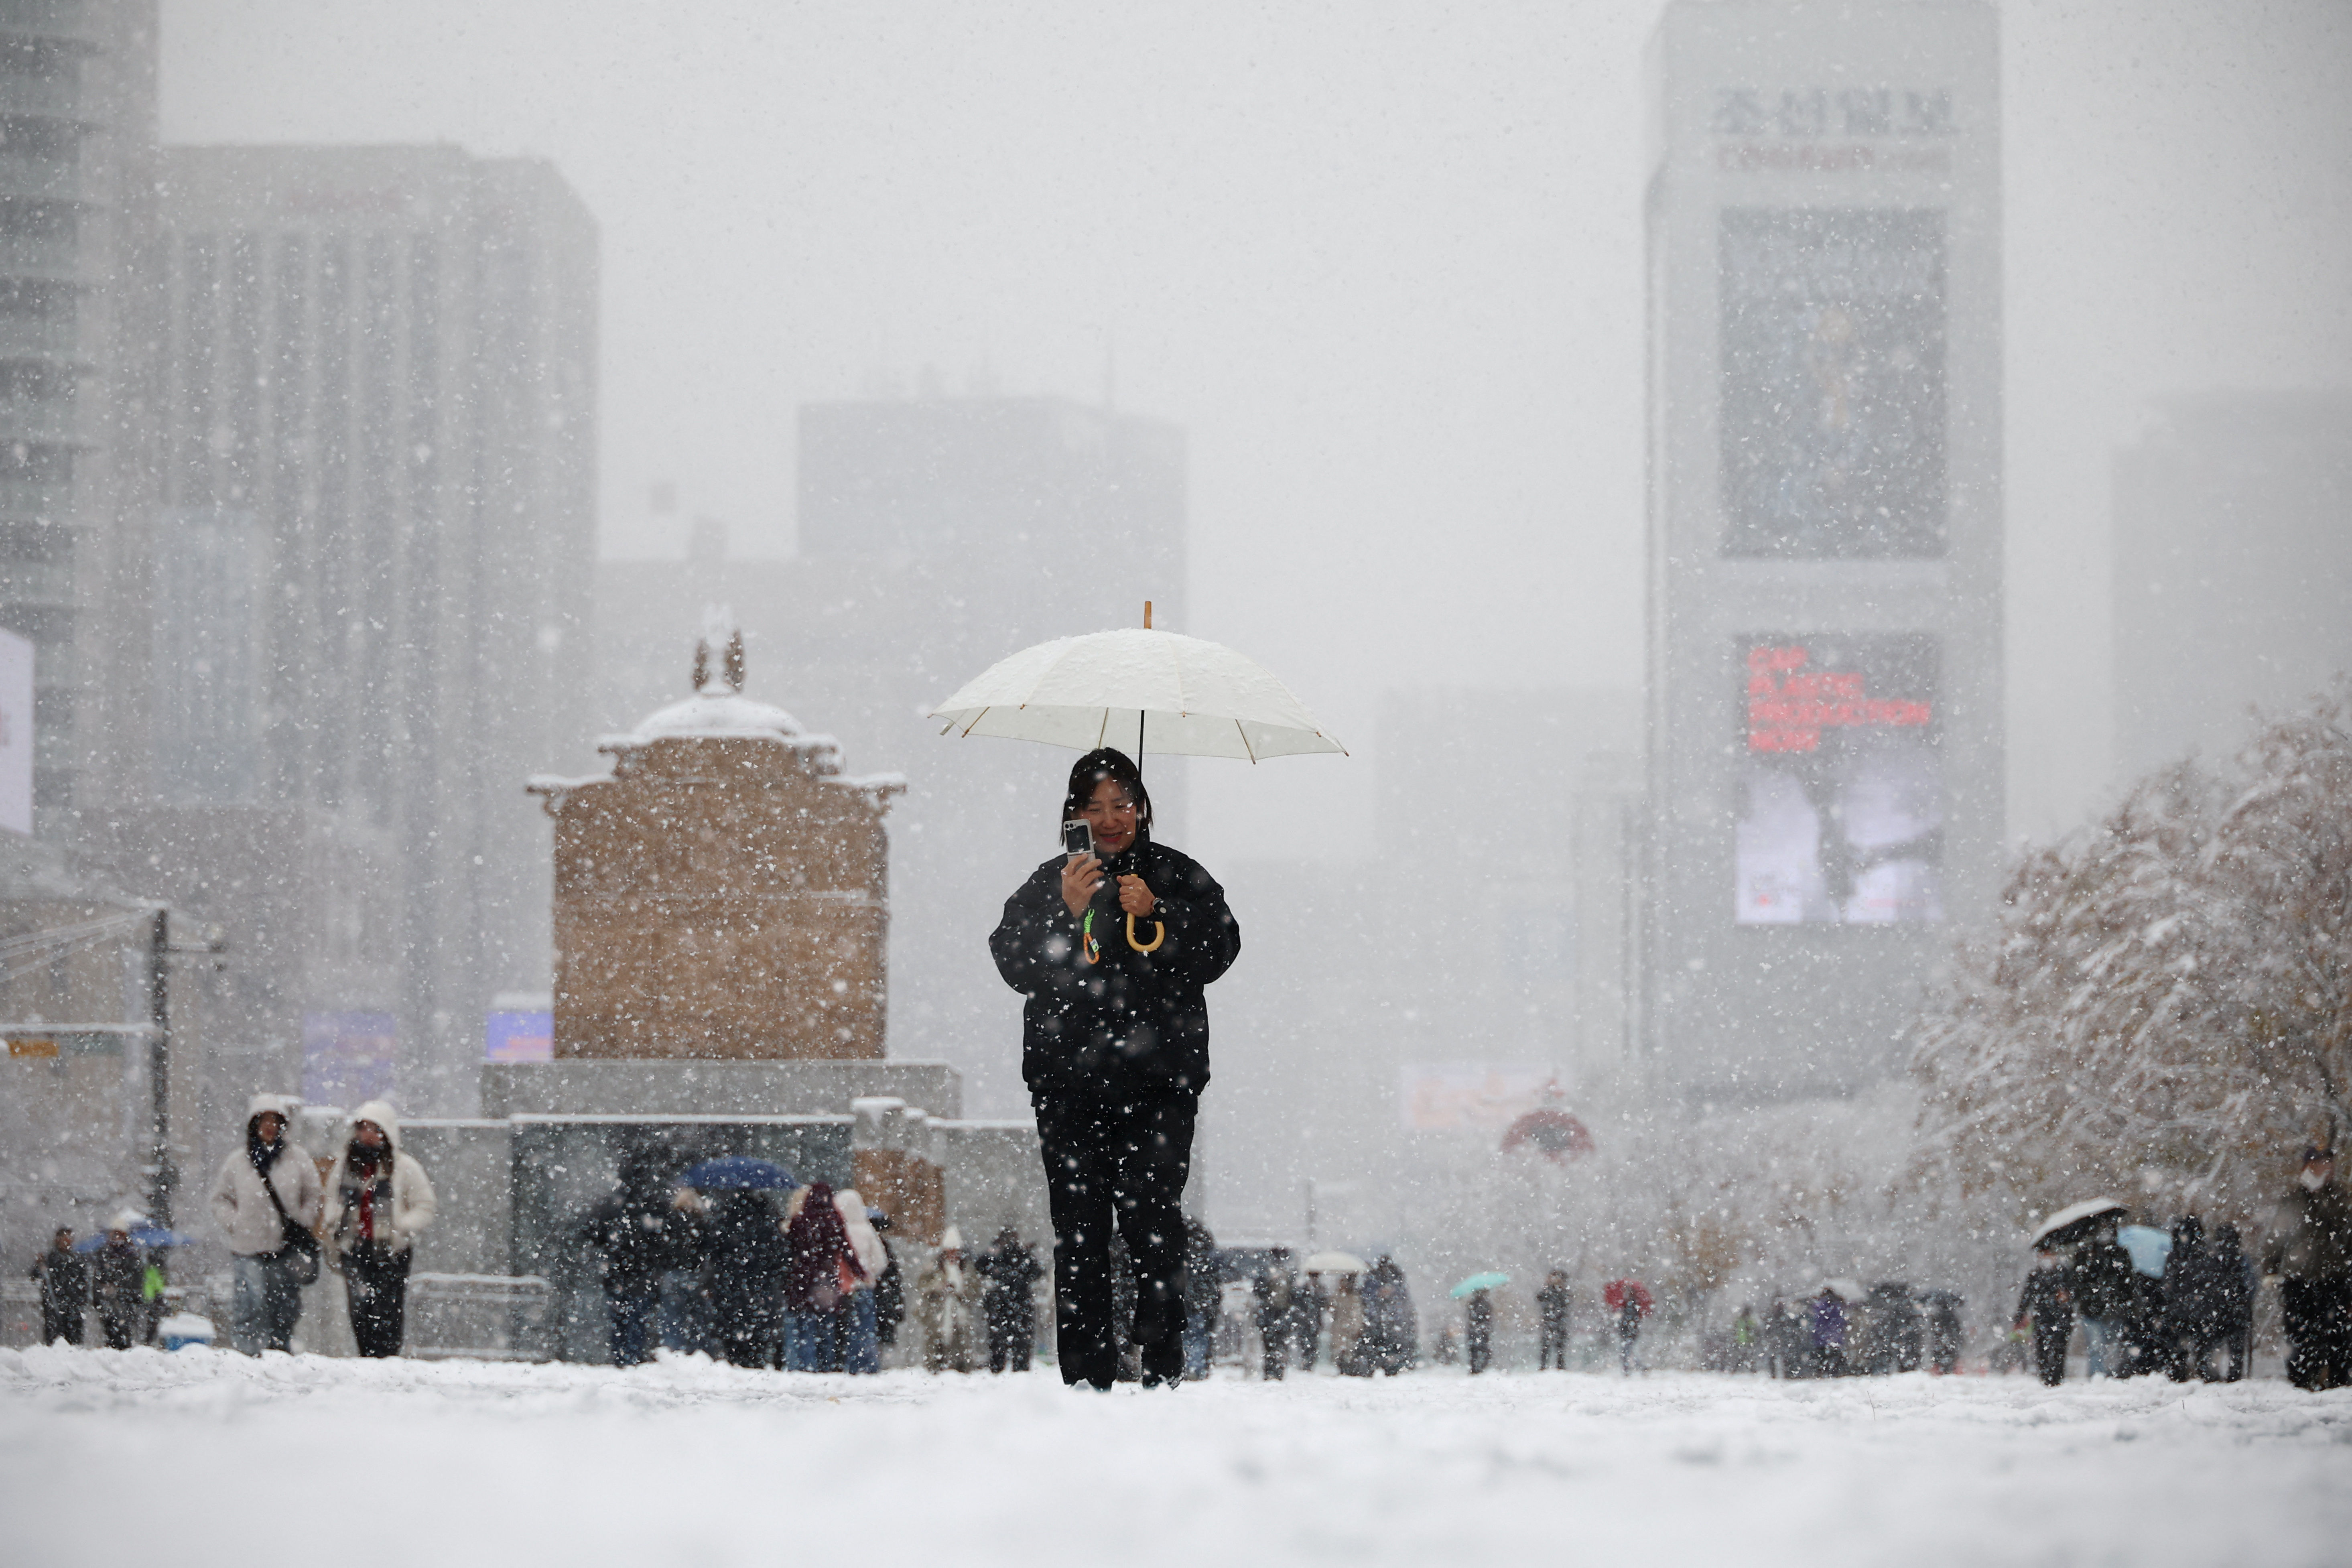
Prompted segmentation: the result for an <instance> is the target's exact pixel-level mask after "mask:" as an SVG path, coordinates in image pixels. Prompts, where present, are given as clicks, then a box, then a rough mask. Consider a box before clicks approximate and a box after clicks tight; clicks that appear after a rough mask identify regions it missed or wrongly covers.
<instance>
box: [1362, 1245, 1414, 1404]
mask: <svg viewBox="0 0 2352 1568" xmlns="http://www.w3.org/2000/svg"><path fill="white" fill-rule="evenodd" d="M1364 1337H1365V1338H1366V1339H1367V1340H1369V1341H1370V1342H1371V1360H1372V1363H1373V1364H1374V1365H1376V1366H1378V1367H1379V1368H1380V1369H1381V1371H1382V1372H1384V1373H1388V1375H1389V1376H1391V1377H1394V1376H1395V1375H1396V1374H1397V1373H1401V1372H1402V1371H1404V1370H1405V1369H1406V1368H1407V1367H1409V1366H1412V1364H1413V1363H1415V1362H1417V1361H1419V1360H1420V1359H1421V1318H1420V1315H1419V1314H1418V1313H1416V1312H1415V1311H1414V1310H1413V1309H1412V1289H1410V1288H1409V1287H1407V1285H1406V1284H1405V1279H1404V1270H1403V1268H1401V1267H1399V1266H1398V1264H1397V1260H1396V1259H1395V1258H1391V1257H1390V1256H1388V1255H1387V1254H1385V1253H1383V1254H1382V1255H1381V1257H1379V1258H1375V1259H1374V1260H1373V1262H1372V1267H1371V1271H1370V1273H1368V1274H1366V1275H1365V1276H1364Z"/></svg>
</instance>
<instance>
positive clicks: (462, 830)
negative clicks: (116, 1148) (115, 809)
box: [125, 146, 597, 1109]
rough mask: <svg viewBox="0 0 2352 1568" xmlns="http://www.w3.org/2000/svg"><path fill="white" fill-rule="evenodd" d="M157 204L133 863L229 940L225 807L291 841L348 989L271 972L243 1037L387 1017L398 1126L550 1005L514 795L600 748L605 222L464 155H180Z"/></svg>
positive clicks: (516, 166)
mask: <svg viewBox="0 0 2352 1568" xmlns="http://www.w3.org/2000/svg"><path fill="white" fill-rule="evenodd" d="M158 189H159V191H160V202H161V210H160V214H159V223H160V228H159V237H158V239H157V241H156V243H155V244H154V246H153V247H152V248H151V250H150V252H149V255H148V258H147V262H146V271H145V276H144V278H143V279H142V282H143V285H144V287H145V289H147V291H148V294H147V297H148V298H149V300H152V310H153V313H154V317H155V347H154V352H153V353H152V356H151V358H150V363H149V365H148V373H149V375H148V381H147V384H145V386H144V387H143V388H142V389H141V393H142V401H143V403H144V405H145V406H146V407H147V409H148V410H149V416H148V418H147V420H146V428H147V431H148V433H149V442H148V445H147V447H146V448H145V451H144V466H143V470H142V477H143V480H144V483H145V486H146V489H145V492H144V495H143V498H142V500H143V502H144V506H143V509H142V513H141V516H140V522H139V526H140V538H139V543H140V544H141V546H142V549H143V553H144V556H145V559H146V560H147V561H149V562H150V563H152V577H151V578H150V580H149V581H150V583H151V584H152V586H151V589H150V592H151V594H152V598H151V599H150V600H149V602H148V604H147V605H145V610H146V614H145V615H144V616H143V617H142V618H139V619H136V620H132V621H130V622H129V623H128V624H129V625H131V626H138V627H141V628H146V627H152V641H151V642H150V644H149V645H148V646H147V647H145V648H144V649H142V650H141V651H142V654H143V656H144V657H143V660H142V662H143V665H144V668H145V670H146V682H145V684H146V687H147V689H148V690H149V692H150V693H151V695H152V716H151V718H150V720H149V722H148V724H147V725H146V726H145V732H146V734H147V736H148V739H149V754H148V756H147V758H146V759H145V761H146V764H147V767H146V779H147V784H148V795H149V797H150V800H151V801H152V806H151V808H150V809H148V810H147V811H146V812H145V814H144V815H143V816H142V815H139V814H136V813H130V814H125V816H126V817H127V818H128V819H129V820H131V822H132V823H133V826H132V828H131V834H130V837H131V839H133V840H136V841H137V842H134V843H131V844H129V845H127V846H126V847H127V848H130V849H131V850H134V851H135V850H136V849H137V848H138V847H140V846H141V845H142V844H143V845H144V846H145V847H146V850H147V853H148V855H150V856H152V857H153V858H154V863H155V864H157V865H158V866H159V867H160V868H162V869H163V871H164V872H166V873H167V876H166V880H167V882H169V883H170V885H172V886H173V888H174V889H176V890H175V891H174V893H173V897H174V898H175V900H182V901H184V902H185V903H187V904H188V905H190V906H191V907H193V908H194V909H195V910H197V912H201V913H207V914H209V916H210V918H213V919H216V920H223V921H230V920H233V918H234V915H235V910H236V905H237V901H238V895H237V893H236V886H235V885H236V880H237V879H236V876H235V875H234V871H235V867H234V865H233V863H232V862H231V861H230V860H229V859H228V858H227V857H230V856H231V855H232V854H233V853H234V851H235V849H236V846H237V844H238V843H239V840H240V837H241V836H243V835H245V834H247V832H248V831H249V829H248V827H247V826H245V825H243V819H242V818H241V817H238V816H236V814H239V813H252V812H295V813H299V814H302V815H301V816H299V821H297V820H296V819H295V818H289V819H288V822H287V826H285V828H284V830H283V831H284V833H285V834H288V835H291V836H294V837H305V836H309V837H315V838H317V839H319V840H320V842H321V844H322V845H324V846H327V847H324V848H322V849H321V851H320V857H322V858H314V860H313V868H314V873H315V874H316V875H317V876H320V877H321V878H323V879H325V881H326V882H327V883H328V884H329V886H330V888H331V889H332V890H334V891H336V892H338V893H339V894H340V896H341V905H342V906H343V907H344V909H345V913H346V915H347V917H348V918H339V919H336V920H332V921H329V922H328V924H329V925H330V926H338V927H341V928H342V929H343V931H344V934H345V935H346V936H347V937H348V939H349V940H348V942H347V945H348V946H350V947H352V949H353V950H354V951H353V952H352V954H351V956H352V960H353V962H352V963H348V964H344V965H342V966H341V967H339V968H335V969H332V970H331V971H322V970H320V969H319V968H318V967H317V966H316V965H306V964H305V963H301V962H299V961H298V959H299V954H284V955H281V957H282V958H284V960H285V963H284V964H283V965H282V966H281V968H282V972H281V973H278V974H277V975H276V976H275V977H274V978H273V979H271V981H270V983H269V984H268V985H266V986H265V987H264V990H265V991H266V992H267V993H268V994H267V995H264V996H259V997H256V998H254V999H253V1002H252V1005H253V1007H255V1008H256V1009H258V1010H259V1011H260V1012H262V1013H263V1014H266V1017H257V1018H256V1019H255V1020H253V1022H252V1025H251V1026H253V1027H257V1028H266V1029H267V1030H268V1033H269V1036H270V1038H271V1039H272V1040H273V1041H274V1042H276V1045H275V1046H274V1047H273V1048H275V1049H282V1050H285V1051H287V1052H289V1053H290V1052H291V1051H292V1050H293V1049H294V1048H295V1047H296V1045H297V1043H298V1042H299V1039H300V1037H301V1033H302V1023H301V1019H302V1016H305V1015H310V1016H314V1017H328V1018H332V1017H337V1016H346V1017H347V1016H352V1015H354V1014H358V1015H363V1016H367V1017H368V1018H370V1019H371V1020H378V1021H372V1022H370V1023H368V1024H366V1025H365V1026H364V1027H361V1028H360V1029H359V1033H360V1034H361V1035H362V1036H365V1037H370V1038H372V1039H380V1038H381V1037H382V1035H383V1024H382V1023H381V1022H380V1020H381V1019H382V1018H383V1016H387V1015H388V1016H390V1018H391V1019H392V1020H393V1026H394V1027H395V1028H396V1031H397V1035H398V1038H399V1042H400V1044H399V1047H398V1051H397V1056H398V1079H399V1081H400V1085H401V1090H402V1093H403V1095H404V1102H405V1103H407V1104H409V1105H413V1106H415V1107H417V1108H419V1109H423V1108H425V1107H428V1106H429V1107H434V1108H439V1109H465V1108H466V1107H467V1104H468V1103H469V1101H470V1097H471V1095H472V1092H473V1089H472V1085H473V1081H474V1075H473V1073H472V1071H471V1066H472V1064H473V1063H474V1062H476V1061H478V1059H479V1058H480V1055H481V1042H480V1034H481V1029H482V1025H483V1013H484V1010H485V1008H486V1007H487V1005H488V1003H489V1000H490V998H491V997H492V995H493V994H496V993H498V992H500V991H509V990H517V989H521V990H531V991H543V990H544V989H545V988H546V984H547V979H546V976H547V963H548V952H549V934H548V931H549V898H550V895H549V882H548V877H549V871H548V865H549V862H548V848H547V833H546V824H545V822H544V820H543V819H542V818H541V814H540V813H539V812H538V811H537V810H536V809H535V808H534V807H533V806H532V805H531V803H530V801H529V800H528V799H526V798H525V797H524V796H523V795H521V793H520V790H521V783H522V780H523V779H524V778H525V777H526V776H527V775H529V774H530V773H533V772H534V771H537V770H539V769H541V768H543V767H544V766H545V765H546V763H547V759H549V758H551V757H557V756H562V755H565V754H568V753H583V752H584V747H583V745H582V743H581V742H582V737H583V734H584V732H585V731H586V728H587V722H586V715H585V710H584V704H583V697H584V691H583V682H582V681H581V680H580V679H578V678H577V671H578V670H579V668H581V663H582V660H583V658H585V657H586V656H587V652H588V650H587V647H586V629H587V624H588V610H589V603H588V600H589V594H590V580H591V574H592V571H593V548H594V508H593V484H594V478H595V462H594V458H595V421H596V404H595V387H596V379H595V377H596V361H595V353H596V267H597V256H596V253H597V239H596V231H595V226H594V223H593V219H592V218H591V217H590V216H589V215H588V213H587V211H586V210H585V208H584V207H583V205H581V203H580V201H579V198H578V197H577V196H576V195H574V194H573V193H572V190H571V188H570V187H569V186H568V185H566V184H564V182H563V180H562V177H561V176H560V175H559V174H557V173H556V172H555V171H554V170H553V169H552V168H551V166H549V165H547V164H546V163H540V162H537V161H531V160H520V159H477V158H473V157H469V156H467V154H466V153H463V152H461V151H459V150H457V149H456V148H453V147H446V146H434V147H362V148H336V149H327V148H306V147H184V148H172V149H169V150H167V151H166V152H165V153H163V160H162V169H161V177H160V181H159V184H158ZM583 761H585V757H584V755H583ZM333 864H350V865H353V866H357V865H368V866H373V868H375V871H374V875H373V879H366V878H363V879H362V881H363V882H371V883H372V885H362V886H345V887H342V888H341V889H333V884H334V883H335V882H336V881H337V880H338V877H337V875H336V873H334V872H333V871H332V870H331V868H330V867H331V865H333ZM207 905H210V906H212V908H211V909H207V908H206V907H205V906H207ZM234 934H235V933H234V932H232V939H233V940H234ZM287 934H288V935H289V937H291V938H292V939H293V940H294V941H295V942H297V943H298V945H299V944H300V943H302V942H308V941H311V940H313V937H312V933H306V932H289V933H287ZM323 939H324V933H323V932H320V933H317V936H316V939H315V940H323ZM371 976H373V979H372V978H371ZM345 987H355V988H356V991H351V990H343V989H340V988H345ZM333 1037H334V1036H333V1035H332V1033H331V1032H330V1033H329V1034H327V1035H325V1036H322V1035H321V1034H320V1026H317V1025H314V1026H312V1028H311V1030H310V1041H311V1044H310V1047H309V1048H310V1049H311V1050H312V1051H313V1052H314V1053H315V1052H316V1051H317V1050H318V1049H320V1048H322V1047H320V1040H321V1039H322V1038H325V1039H328V1040H330V1041H331V1039H332V1038H333ZM325 1048H332V1047H331V1046H329V1047H325ZM369 1048H370V1049H375V1048H377V1047H373V1046H371V1047H369ZM288 1065H289V1068H290V1066H291V1064H290V1062H289V1064H288Z"/></svg>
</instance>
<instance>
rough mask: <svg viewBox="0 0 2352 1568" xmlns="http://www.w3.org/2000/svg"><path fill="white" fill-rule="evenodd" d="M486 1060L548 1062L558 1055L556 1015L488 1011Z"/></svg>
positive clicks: (483, 1046)
mask: <svg viewBox="0 0 2352 1568" xmlns="http://www.w3.org/2000/svg"><path fill="white" fill-rule="evenodd" d="M482 1059H483V1060H484V1061H486V1062H545V1061H553V1060H554V1059H555V1015H554V1014H552V1013H511V1012H498V1013H492V1014H490V1015H488V1025H487V1026H486V1028H485V1029H484V1031H483V1036H482Z"/></svg>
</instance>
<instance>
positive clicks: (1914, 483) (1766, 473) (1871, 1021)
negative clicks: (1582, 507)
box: [1643, 0, 2003, 1103]
mask: <svg viewBox="0 0 2352 1568" xmlns="http://www.w3.org/2000/svg"><path fill="white" fill-rule="evenodd" d="M1652 69H1653V80H1652V84H1651V103H1652V120H1653V124H1654V128H1655V130H1654V148H1655V158H1656V162H1655V165H1654V172H1653V174H1652V178H1651V184H1650V193H1649V201H1648V228H1649V279H1650V288H1649V292H1650V345H1651V353H1650V376H1651V384H1650V411H1651V418H1650V438H1651V453H1650V458H1651V461H1650V480H1651V482H1650V516H1649V556H1650V560H1649V582H1650V616H1649V623H1650V624H1649V637H1650V647H1649V686H1650V700H1649V706H1650V713H1649V742H1648V744H1649V789H1648V793H1649V816H1650V828H1649V845H1648V857H1649V862H1650V876H1649V879H1648V882H1647V897H1648V902H1647V907H1646V910H1645V911H1644V946H1643V993H1644V1012H1643V1037H1644V1038H1645V1040H1646V1042H1647V1046H1648V1048H1649V1050H1650V1051H1651V1053H1652V1056H1653V1065H1654V1068H1655V1070H1656V1071H1657V1073H1658V1075H1659V1077H1660V1079H1661V1081H1662V1082H1663V1083H1664V1084H1666V1085H1670V1086H1673V1087H1675V1088H1677V1089H1680V1090H1682V1091H1683V1092H1685V1093H1686V1094H1688V1095H1689V1096H1691V1097H1692V1098H1694V1099H1696V1100H1723V1101H1727V1102H1734V1103H1737V1102H1749V1101H1756V1100H1771V1099H1778V1098H1782V1097H1791V1096H1801V1095H1808V1094H1817V1093H1837V1092H1842V1091H1845V1090H1849V1089H1853V1088H1854V1087H1856V1086H1858V1085H1860V1084H1863V1083H1866V1082H1868V1081H1869V1080H1870V1079H1873V1078H1874V1077H1877V1076H1879V1075H1881V1074H1883V1073H1885V1071H1887V1070H1888V1069H1889V1068H1890V1067H1891V1066H1892V1064H1893V1062H1894V1060H1895V1058H1896V1053H1897V1051H1898V1049H1899V1047H1900V1041H1901V1039H1902V1037H1903V1035H1904V1032H1905V1030H1906V1027H1907V1026H1908V1023H1909V1020H1910V1019H1911V1017H1912V1016H1914V1013H1915V1010H1916V1000H1917V998H1918V995H1919V993H1920V987H1921V984H1922V982H1923V981H1924V980H1925V978H1926V976H1927V973H1928V970H1929V968H1930V966H1931V965H1932V964H1933V963H1934V962H1935V961H1936V959H1937V956H1938V955H1939V954H1940V953H1941V952H1943V951H1945V949H1946V948H1947V946H1948V942H1950V939H1951V933H1950V926H1951V924H1952V922H1955V921H1966V920H1970V919H1974V918H1977V917H1979V916H1981V915H1982V914H1984V913H1985V912H1987V911H1988V910H1990V902H1991V900H1992V898H1993V895H1994V893H1995V890H1996V889H1997V888H1998V885H1999V880H2000V855H2001V820H2002V787H2003V785H2002V727H2001V659H2000V649H2001V600H2000V584H2001V502H2000V476H2001V468H2000V377H2001V370H2000V98H1999V88H2000V53H1999V48H1998V35H1997V28H1996V20H1995V15H1994V11H1993V8H1992V7H1991V6H1990V5H1985V4H1981V3H1979V0H1949V3H1937V0H1923V3H1918V4H1911V3H1904V0H1880V3H1874V4H1862V5H1847V6H1838V7H1830V6H1815V5H1798V4H1763V3H1759V4H1738V5H1731V4H1716V3H1706V0H1676V3H1675V4H1674V5H1670V6H1668V7H1667V9H1666V12H1665V15H1664V19H1663V20H1662V22H1661V23H1660V25H1659V29H1658V33H1657V36H1656V38H1655V40H1654V47H1653V50H1652Z"/></svg>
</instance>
